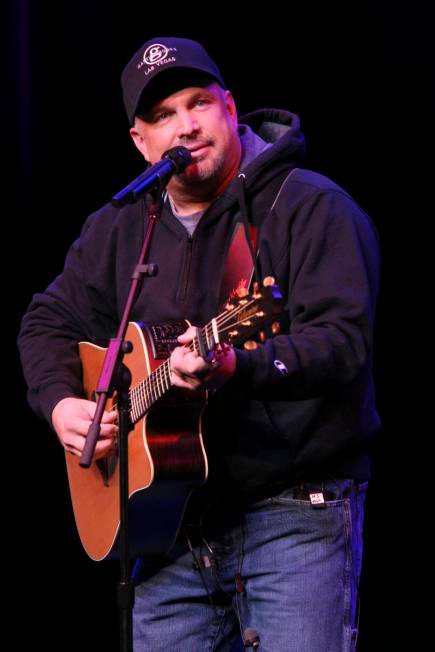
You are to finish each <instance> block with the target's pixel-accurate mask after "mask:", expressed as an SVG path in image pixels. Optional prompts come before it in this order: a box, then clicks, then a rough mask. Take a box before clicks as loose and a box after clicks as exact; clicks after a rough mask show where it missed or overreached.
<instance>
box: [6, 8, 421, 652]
mask: <svg viewBox="0 0 435 652" xmlns="http://www.w3.org/2000/svg"><path fill="white" fill-rule="evenodd" d="M51 4H52V3H44V2H41V3H31V2H30V0H19V1H17V2H16V3H14V5H13V6H12V5H11V7H10V8H11V13H10V15H9V17H8V20H7V21H5V25H6V26H7V29H6V32H7V33H6V34H5V36H6V39H5V40H6V42H7V43H8V45H9V46H10V47H9V49H8V55H9V57H8V59H7V66H6V71H7V75H8V81H9V82H10V89H11V90H10V92H9V93H8V99H9V100H10V101H6V102H5V105H4V107H3V108H6V109H7V110H9V109H11V113H10V114H9V112H8V114H7V115H6V118H5V119H4V121H3V124H4V128H5V136H6V139H7V141H8V142H9V144H10V145H11V151H10V153H8V162H7V164H6V168H7V174H6V177H5V179H6V182H5V185H4V187H3V193H4V195H3V202H2V205H3V209H4V216H5V218H4V234H6V233H7V235H5V237H4V243H3V256H4V257H6V256H7V255H8V254H9V255H10V256H11V257H12V260H13V264H10V263H8V265H7V271H6V272H5V274H6V278H5V283H4V287H5V288H6V287H7V288H8V289H11V290H12V293H11V297H10V299H8V300H7V301H8V303H7V306H8V311H9V307H10V306H12V310H11V313H12V320H11V319H9V318H8V319H7V324H8V325H11V326H12V339H11V342H12V344H7V351H6V353H8V354H11V353H12V365H11V370H12V375H13V378H14V381H16V382H14V403H13V406H12V410H11V411H10V413H11V414H12V423H11V428H8V429H7V431H6V434H7V437H8V439H10V440H11V441H12V458H11V462H10V469H11V470H12V471H13V473H12V477H13V478H14V479H13V480H12V481H11V482H9V481H8V484H7V487H8V490H7V492H6V493H5V498H6V500H5V506H6V507H7V508H8V509H7V510H6V509H5V511H4V514H5V524H6V526H7V527H6V532H7V533H8V535H7V537H5V538H6V542H7V544H8V556H7V559H8V560H10V564H9V563H8V564H7V566H8V568H7V569H6V570H12V571H13V579H12V585H14V586H15V587H16V588H17V589H18V591H17V596H18V599H17V603H14V602H13V601H12V602H10V605H11V615H12V616H13V617H14V618H15V617H17V619H18V620H17V625H16V626H15V625H14V631H13V633H12V635H13V637H16V640H17V643H19V646H20V648H23V649H30V645H33V644H35V645H38V647H39V646H40V645H44V644H45V646H46V647H47V648H48V647H51V646H54V647H58V648H59V649H63V650H66V649H79V646H80V649H81V650H91V649H92V650H100V649H101V650H103V649H105V650H109V651H110V650H116V649H117V614H116V605H115V583H116V580H117V577H118V568H117V564H116V563H115V562H103V563H99V564H96V563H94V562H91V561H90V560H89V559H88V558H87V556H86V554H85V553H84V551H83V550H82V548H81V545H80V543H79V540H78V536H77V534H76V531H75V525H74V521H73V516H72V511H71V507H70V499H69V493H68V486H67V481H66V474H65V469H64V455H63V452H62V450H61V449H60V447H59V445H58V443H57V440H56V437H55V436H54V435H53V434H52V433H51V432H50V431H49V428H48V426H46V425H45V424H43V423H41V422H39V421H38V419H37V418H36V417H35V416H34V415H33V414H32V413H31V411H30V409H29V408H28V406H27V404H26V400H25V384H24V381H23V379H22V376H21V371H20V366H19V362H18V359H17V357H16V355H15V352H14V343H13V342H14V340H15V337H16V333H17V330H18V327H19V322H20V319H21V317H22V314H23V313H24V311H25V309H26V307H27V305H28V303H29V301H30V299H31V296H32V294H33V293H34V292H36V291H40V290H42V289H44V288H45V287H46V285H47V284H48V283H49V282H50V281H51V279H52V278H53V277H54V275H55V274H57V273H59V272H60V271H61V269H62V264H63V260H64V256H65V253H66V251H67V248H68V246H69V244H70V243H71V241H72V240H73V239H74V238H75V237H77V236H78V234H79V231H80V228H81V225H82V223H83V221H84V219H85V218H86V216H87V215H88V214H89V213H90V212H91V211H93V210H95V209H97V208H98V207H99V206H100V205H101V204H103V203H105V202H106V201H107V200H108V199H109V198H110V197H111V196H112V195H113V194H114V193H115V192H116V191H117V190H119V189H120V188H122V187H123V186H124V185H125V184H126V183H127V182H128V181H130V180H131V179H132V178H134V177H135V176H136V175H137V174H139V173H140V172H141V171H142V169H143V164H142V159H141V157H140V156H139V155H138V153H137V152H136V150H135V149H134V147H133V144H132V143H131V140H130V137H129V134H128V123H127V119H126V117H125V115H124V110H123V106H122V101H121V93H120V86H119V75H120V73H121V70H122V67H123V66H124V64H125V63H126V62H127V60H128V59H129V58H130V57H131V55H132V54H133V53H134V52H135V51H136V50H137V49H138V48H139V47H140V45H141V44H142V43H144V42H145V41H146V40H148V38H151V37H153V36H158V35H174V36H184V37H190V38H194V39H197V40H199V41H201V42H202V43H203V44H204V45H205V46H206V47H207V49H208V50H209V52H210V54H211V55H212V56H213V57H214V58H215V60H216V61H217V62H218V64H219V67H220V69H221V72H222V74H223V77H224V79H225V80H226V83H227V85H228V87H229V88H230V89H232V90H233V93H234V96H235V99H236V103H237V104H238V107H239V113H240V114H243V113H244V112H248V111H251V110H254V109H256V108H259V107H263V106H266V107H277V108H287V109H289V110H291V111H294V112H295V113H298V114H299V115H300V117H301V121H302V128H303V131H304V133H305V135H306V138H307V144H308V162H307V167H311V168H312V169H314V170H316V171H318V172H321V173H323V174H325V175H327V176H330V177H331V178H333V179H334V180H335V181H336V182H337V183H339V184H340V185H342V186H344V188H346V189H347V190H348V191H349V192H350V193H351V194H352V195H353V196H354V197H355V198H356V199H357V200H358V202H359V203H360V204H361V205H362V206H363V207H364V208H365V209H366V211H367V212H368V213H369V214H370V215H371V216H372V218H373V220H374V221H375V223H376V225H377V227H378V230H379V233H380V237H381V246H382V254H383V273H382V283H381V292H380V297H379V310H378V321H377V332H376V342H375V358H376V362H375V378H376V384H377V396H378V407H379V411H380V413H381V416H382V419H383V427H382V430H381V432H380V433H379V435H378V437H377V439H376V441H375V442H373V444H372V446H371V454H372V462H373V479H372V482H371V489H370V492H369V495H368V500H367V510H366V528H365V560H364V567H363V575H362V582H361V595H362V606H361V634H360V645H359V650H361V651H366V650H384V649H395V648H396V645H399V642H403V637H404V636H406V635H411V634H412V633H413V630H414V629H415V628H417V629H419V628H418V625H416V623H418V619H419V618H420V615H419V613H420V602H419V600H418V598H417V596H418V594H417V593H416V592H415V589H414V588H413V586H414V584H413V583H414V580H415V578H418V576H419V575H420V574H421V573H422V572H423V573H424V572H425V571H424V570H423V569H422V563H421V557H422V555H420V548H419V546H418V545H417V542H418V541H419V540H420V539H421V538H422V537H421V532H420V527H419V523H420V520H419V517H417V516H416V514H415V511H414V510H415V503H416V502H418V501H416V500H415V498H416V496H417V497H418V496H421V490H420V486H419V475H420V472H419V465H420V458H421V451H422V450H424V449H423V447H422V445H421V436H422V434H423V431H422V429H421V427H420V426H419V413H420V409H419V406H420V402H421V399H420V391H419V384H420V382H419V381H420V378H419V375H418V374H417V373H416V371H415V370H414V368H413V365H412V364H411V363H412V359H413V357H414V354H413V352H412V351H411V350H410V346H409V343H408V342H409V337H410V335H411V332H412V337H413V339H414V340H415V339H418V333H416V332H415V330H414V329H415V321H414V320H413V316H414V315H415V311H416V310H417V309H418V308H417V307H418V300H417V299H416V297H415V291H416V288H415V285H412V283H411V281H410V275H409V271H410V270H411V268H413V269H414V268H416V269H417V270H418V267H419V262H420V261H419V255H418V251H419V246H418V247H416V246H415V245H416V243H417V239H420V238H421V239H423V240H424V237H425V230H424V227H422V226H421V224H422V222H421V217H423V214H422V213H421V212H419V211H418V210H417V209H416V206H415V203H414V198H415V197H416V196H417V195H418V194H420V191H419V188H420V182H417V181H416V180H415V176H418V174H417V175H415V176H414V175H413V174H412V172H413V171H415V168H416V166H417V168H418V165H419V159H418V157H417V155H416V149H417V143H418V142H419V141H421V140H422V139H423V140H424V134H425V124H426V117H427V115H429V112H428V107H429V104H428V102H427V99H429V96H428V94H427V88H428V86H429V80H430V78H431V77H430V73H431V66H430V64H429V57H428V45H427V43H428V40H427V38H426V35H425V25H427V24H428V20H427V17H424V16H420V15H419V14H418V13H417V12H416V11H415V12H414V13H411V14H410V13H409V12H408V13H405V12H402V13H400V12H399V11H398V10H397V9H395V10H394V11H393V10H392V9H387V8H385V7H383V8H377V9H371V8H370V6H369V5H367V4H364V5H360V4H359V3H354V6H353V7H352V8H347V9H346V10H343V9H338V5H335V6H334V7H335V8H334V7H332V8H331V7H330V6H328V7H327V8H322V9H319V8H318V7H317V6H316V3H306V4H307V6H306V7H305V8H299V9H297V10H296V9H295V7H294V6H293V5H292V4H289V5H288V7H286V8H285V10H284V8H281V9H279V8H278V7H274V8H273V11H272V6H266V4H264V5H263V6H259V7H257V8H256V9H253V8H252V6H251V4H249V5H246V7H245V8H244V7H243V5H241V6H240V8H239V9H238V10H237V13H235V11H236V10H235V7H233V6H231V5H225V4H222V3H219V4H217V5H213V6H212V5H211V4H208V6H207V8H205V7H204V5H194V4H186V5H185V6H183V7H181V8H179V9H176V10H174V9H172V8H171V7H170V6H169V5H166V4H163V3H161V4H160V5H159V6H157V5H156V6H153V7H152V8H151V9H150V8H149V7H148V9H146V3H133V2H125V3H123V8H122V9H121V8H120V7H118V8H110V7H108V6H106V5H105V3H100V2H90V1H87V2H82V1H80V0H76V2H75V3H68V4H66V3H65V5H64V7H63V8H62V7H60V6H59V5H57V6H56V7H55V8H53V7H52V6H50V5H51ZM116 4H118V3H116ZM205 14H207V15H205ZM417 172H418V170H417ZM410 227H412V228H410ZM4 302H5V303H6V299H4ZM423 339H424V338H423ZM6 341H7V342H8V340H6ZM5 405H6V406H7V407H8V406H9V401H7V402H5ZM8 466H9V463H8V464H5V465H4V470H5V471H9V468H8ZM15 470H16V471H15ZM5 477H9V476H8V474H7V473H5ZM9 508H10V509H9ZM6 514H7V516H6ZM9 546H10V548H9ZM9 565H10V568H9ZM7 586H10V584H8V585H7ZM313 609H315V596H313ZM10 622H11V623H12V622H13V621H12V619H11V621H10ZM420 629H422V628H420ZM414 645H415V646H416V647H415V648H414V649H419V648H418V645H417V644H416V642H415V640H414ZM15 647H18V645H17V646H14V649H15ZM313 652H315V651H313Z"/></svg>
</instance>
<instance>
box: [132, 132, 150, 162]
mask: <svg viewBox="0 0 435 652" xmlns="http://www.w3.org/2000/svg"><path fill="white" fill-rule="evenodd" d="M130 136H131V137H132V139H133V142H134V144H135V145H136V147H137V148H138V150H139V151H140V153H141V154H142V156H143V157H144V158H145V160H146V161H148V160H149V159H148V148H147V146H146V143H145V139H144V137H143V136H141V134H140V133H139V131H138V130H137V129H136V127H131V129H130Z"/></svg>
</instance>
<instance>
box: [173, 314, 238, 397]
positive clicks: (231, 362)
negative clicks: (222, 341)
mask: <svg viewBox="0 0 435 652" xmlns="http://www.w3.org/2000/svg"><path fill="white" fill-rule="evenodd" d="M195 335H196V329H195V328H194V327H193V326H191V327H190V328H188V329H187V331H186V332H185V333H183V335H180V336H179V338H178V341H179V342H180V344H182V345H183V346H177V348H176V349H174V350H173V351H172V354H171V359H170V365H171V381H172V384H173V385H175V386H176V387H183V388H184V389H192V390H203V389H218V388H219V387H222V385H224V384H225V383H226V382H227V381H228V380H229V379H230V378H231V376H232V375H233V374H234V371H235V369H236V354H235V352H234V349H232V348H231V347H229V348H227V349H225V351H222V352H220V353H219V354H218V355H217V357H215V359H213V360H212V361H211V362H206V361H205V360H204V359H203V358H202V357H201V356H200V355H199V353H198V352H197V351H196V350H194V351H191V350H190V348H189V344H191V343H192V341H193V339H194V337H195Z"/></svg>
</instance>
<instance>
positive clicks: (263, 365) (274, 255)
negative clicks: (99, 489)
mask: <svg viewBox="0 0 435 652" xmlns="http://www.w3.org/2000/svg"><path fill="white" fill-rule="evenodd" d="M241 123H243V124H245V125H247V126H248V127H249V128H250V129H252V130H253V131H254V132H255V133H256V134H258V136H260V137H261V138H262V139H263V140H264V141H266V142H267V143H271V146H269V147H268V148H266V149H264V150H263V151H262V152H261V153H260V154H259V155H258V156H257V157H256V158H255V159H254V160H252V161H251V162H250V163H248V165H247V166H246V167H245V168H244V169H243V177H237V178H236V179H234V180H233V181H232V183H231V184H230V185H229V186H228V187H227V189H226V190H225V192H224V193H223V194H222V195H221V196H220V197H219V198H218V199H217V200H216V201H215V202H214V203H213V204H212V205H211V206H210V207H209V208H208V209H207V210H206V212H205V213H204V215H203V216H202V218H201V219H200V221H199V223H198V225H197V227H196V230H195V232H194V234H193V236H190V235H189V234H188V233H187V231H186V229H185V228H184V226H183V225H182V224H181V223H180V221H179V220H178V219H177V218H176V217H174V215H173V214H172V212H171V209H170V206H169V204H168V203H166V204H165V208H164V210H163V213H162V217H161V220H160V221H159V223H158V224H157V227H156V232H155V235H154V237H153V242H152V246H151V251H150V257H149V260H150V261H152V262H154V263H157V265H158V266H159V273H158V275H157V276H156V277H155V278H152V279H146V280H145V282H144V285H143V288H142V290H141V293H140V295H139V297H138V299H137V302H136V304H135V306H134V310H133V314H132V319H133V320H136V321H145V322H146V321H151V322H158V321H171V320H180V319H184V318H186V319H189V321H190V322H191V323H193V324H195V325H198V326H200V325H203V324H205V323H206V322H208V321H209V320H210V319H212V318H213V317H215V316H216V315H217V314H218V308H219V295H220V288H221V281H222V275H223V270H224V263H225V258H226V252H227V250H228V247H229V242H230V239H231V235H232V233H233V229H234V226H235V223H236V221H237V220H239V219H240V207H239V199H240V184H243V192H244V196H245V198H246V205H247V212H248V216H249V220H250V221H251V223H253V224H254V225H255V227H256V228H257V229H258V232H259V237H258V248H259V257H258V260H259V268H260V273H261V276H262V277H264V276H267V275H270V276H273V277H274V278H275V279H276V281H277V283H278V286H279V288H280V290H281V293H282V294H283V296H284V302H285V312H286V314H287V317H288V327H287V332H283V333H281V334H279V335H276V336H274V337H271V338H270V339H268V340H267V341H266V342H265V343H264V344H260V345H259V346H258V347H257V349H255V350H249V351H248V350H241V349H240V350H239V349H237V350H236V354H237V367H236V372H235V375H234V377H233V378H232V379H231V380H230V381H229V382H228V383H227V384H226V385H225V386H224V387H223V388H221V389H220V390H218V391H217V392H216V393H215V394H214V395H213V396H211V397H210V401H209V404H208V407H207V409H206V411H205V414H204V417H203V434H204V437H205V444H206V450H207V453H208V458H209V463H210V468H211V475H210V480H209V484H211V485H213V483H217V484H218V485H221V486H222V485H225V487H226V488H227V489H231V490H232V491H234V492H236V491H238V492H240V493H241V494H247V495H253V496H254V495H264V494H267V493H271V492H274V491H277V490H279V489H280V488H281V487H285V486H291V485H292V484H294V483H296V482H299V481H301V480H309V479H313V480H314V479H315V480H321V479H326V478H328V477H350V478H355V479H359V480H363V479H366V478H367V477H368V475H369V465H368V458H367V455H366V453H365V446H366V443H367V440H368V438H369V437H370V436H371V435H372V434H373V433H374V432H375V431H376V430H377V429H378V427H379V417H378V414H377V412H376V407H375V402H374V391H373V381H372V355H371V354H372V340H373V321H374V312H375V303H376V294H377V286H378V274H379V252H378V242H377V235H376V231H375V229H374V226H373V224H372V222H371V221H370V219H369V218H368V217H367V215H366V214H365V213H364V212H363V210H362V209H361V208H360V207H359V206H358V205H357V204H356V203H355V201H354V200H353V199H352V198H351V197H350V196H349V195H348V194H347V193H346V192H345V191H344V190H343V189H342V188H340V187H339V186H337V185H336V184H335V183H333V182H332V181H330V180H329V179H327V178H326V177H324V176H321V175H319V174H317V173H314V172H311V171H309V170H306V169H302V168H300V167H297V165H298V162H299V160H300V159H301V157H302V155H303V153H304V139H303V136H302V134H301V132H300V129H299V120H298V118H297V116H295V115H294V114H291V113H288V112H286V111H280V110H273V109H264V110H259V111H256V112H254V113H251V114H249V115H247V116H244V117H243V118H242V119H241ZM242 129H243V128H242ZM242 142H243V139H242ZM290 172H291V174H289V173H290ZM144 226H145V206H144V203H143V202H138V203H137V204H134V205H132V206H126V207H124V208H122V209H120V210H118V209H115V208H113V207H112V206H111V205H106V206H104V207H103V208H102V209H100V210H99V211H97V212H96V213H94V214H93V215H91V216H90V217H89V218H88V220H87V221H86V223H85V225H84V227H83V230H82V233H81V235H80V238H79V239H78V240H77V241H76V242H75V243H74V244H73V245H72V247H71V249H70V251H69V253H68V256H67V258H66V262H65V268H64V271H63V273H62V274H61V275H60V276H58V277H57V278H56V279H55V281H54V282H53V283H52V284H51V285H50V286H49V287H48V288H47V289H46V291H45V292H44V293H42V294H37V295H35V296H34V298H33V300H32V303H31V305H30V307H29V309H28V311H27V313H26V315H25V316H24V319H23V323H22V329H21V333H20V336H19V347H20V351H21V357H22V361H23V368H24V372H25V376H26V380H27V382H28V385H29V394H28V396H29V402H30V404H31V406H32V408H33V409H34V410H35V411H36V412H37V413H38V414H39V415H41V416H44V417H45V418H46V419H47V420H48V421H50V418H51V412H52V410H53V408H54V406H55V405H56V403H57V402H58V401H59V400H61V399H62V398H65V397H68V396H82V395H83V394H82V388H81V381H80V362H79V359H78V354H77V343H78V341H81V340H87V341H91V342H94V343H97V344H100V345H105V344H107V340H108V339H109V338H110V337H113V336H114V334H115V333H116V330H117V326H118V322H119V319H120V316H121V313H122V309H123V306H124V303H125V300H126V294H127V291H128V285H129V278H130V277H131V274H132V272H133V269H134V266H135V264H136V260H137V258H138V255H139V250H140V246H141V243H142V240H143V235H144ZM275 361H279V364H277V365H275V364H274V362H275ZM283 369H284V370H285V373H284V374H283V373H282V371H283Z"/></svg>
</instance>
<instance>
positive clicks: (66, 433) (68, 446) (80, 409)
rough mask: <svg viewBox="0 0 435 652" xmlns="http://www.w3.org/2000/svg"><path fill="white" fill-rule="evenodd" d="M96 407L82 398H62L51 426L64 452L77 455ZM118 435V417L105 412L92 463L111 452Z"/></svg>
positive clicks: (54, 411)
mask: <svg viewBox="0 0 435 652" xmlns="http://www.w3.org/2000/svg"><path fill="white" fill-rule="evenodd" d="M96 407H97V404H96V403H94V402H93V401H87V400H86V399H82V398H73V397H69V398H63V399H62V400H61V401H59V403H57V404H56V405H55V407H54V410H53V412H52V414H51V422H52V424H53V428H54V430H55V431H56V434H57V436H58V438H59V441H60V443H61V444H62V446H63V447H64V449H65V450H66V451H69V452H71V453H73V454H74V455H81V454H82V451H83V448H84V445H85V440H86V435H87V432H88V429H89V426H90V425H91V422H92V418H93V416H94V413H95V409H96ZM117 435H118V413H117V412H116V410H112V411H111V412H105V413H104V414H103V418H102V421H101V432H100V438H99V439H98V441H97V445H96V447H95V454H94V457H93V459H94V460H97V459H99V458H101V457H105V456H106V455H108V454H109V453H110V452H112V451H113V450H114V448H115V446H116V441H117Z"/></svg>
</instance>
